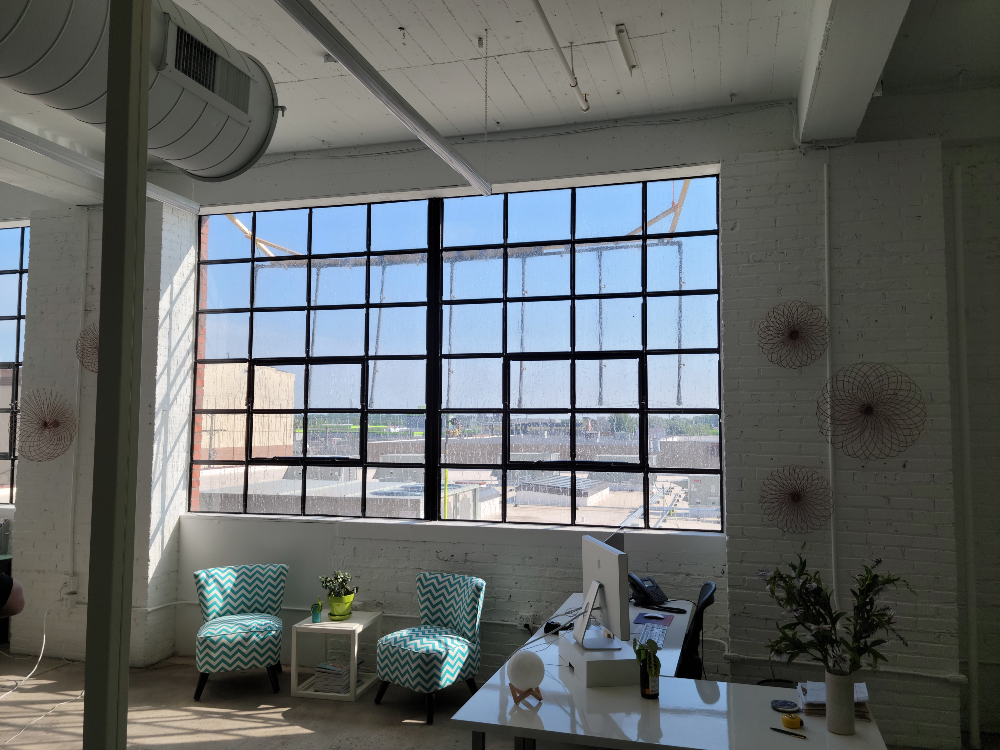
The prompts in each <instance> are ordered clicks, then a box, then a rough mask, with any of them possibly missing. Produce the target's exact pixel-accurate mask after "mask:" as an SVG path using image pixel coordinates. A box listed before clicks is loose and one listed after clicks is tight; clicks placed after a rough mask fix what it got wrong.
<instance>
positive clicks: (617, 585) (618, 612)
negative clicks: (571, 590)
mask: <svg viewBox="0 0 1000 750" xmlns="http://www.w3.org/2000/svg"><path fill="white" fill-rule="evenodd" d="M594 581H600V583H601V585H602V587H603V592H602V593H603V597H601V596H599V597H598V604H599V606H600V607H601V609H600V610H598V611H597V612H595V613H594V617H595V618H597V620H598V622H600V623H601V625H603V626H604V627H606V628H607V629H608V630H610V631H611V633H612V634H613V635H614V636H615V638H618V639H620V640H628V638H629V626H630V622H629V619H630V618H629V610H628V593H629V588H628V555H626V554H625V553H624V552H622V551H621V550H617V549H615V548H614V547H612V546H610V545H608V544H605V543H604V542H602V541H599V540H597V539H595V538H594V537H592V536H584V537H583V592H584V596H586V594H587V592H588V591H590V586H591V583H593V582H594Z"/></svg>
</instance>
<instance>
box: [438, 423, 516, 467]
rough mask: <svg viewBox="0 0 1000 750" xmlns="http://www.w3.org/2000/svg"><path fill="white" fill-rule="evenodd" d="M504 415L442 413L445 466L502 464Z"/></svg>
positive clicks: (442, 451)
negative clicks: (501, 442)
mask: <svg viewBox="0 0 1000 750" xmlns="http://www.w3.org/2000/svg"><path fill="white" fill-rule="evenodd" d="M502 436H503V415H502V414H500V413H499V412H498V413H494V414H454V413H451V414H442V415H441V463H445V464H498V463H500V453H501V450H502V446H501V444H500V441H501V438H502Z"/></svg>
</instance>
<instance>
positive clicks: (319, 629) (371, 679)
mask: <svg viewBox="0 0 1000 750" xmlns="http://www.w3.org/2000/svg"><path fill="white" fill-rule="evenodd" d="M327 614H328V613H327V612H326V611H325V610H324V612H323V621H322V622H313V621H312V618H311V617H309V618H307V619H305V620H303V621H302V622H299V623H296V624H295V625H293V626H292V695H293V696H295V697H297V698H324V699H326V700H330V701H353V700H357V697H358V696H359V695H361V694H362V693H363V692H365V691H366V690H367V689H368V688H370V687H371V686H372V685H374V684H375V683H376V682H377V680H378V678H377V677H376V675H375V674H370V675H365V676H364V681H363V682H362V683H361V685H360V686H359V685H358V638H359V637H360V636H361V633H362V632H363V631H365V630H366V629H368V628H370V627H377V628H378V630H377V631H376V634H375V640H378V639H379V638H381V637H382V613H381V612H357V611H355V612H352V613H351V616H350V617H349V618H347V619H346V620H336V621H334V620H330V619H329V618H328V617H327ZM300 633H316V634H319V635H325V636H329V635H349V636H350V637H351V651H350V657H349V658H350V667H351V689H350V692H347V693H321V692H318V691H316V690H314V689H313V683H314V682H315V681H316V677H315V676H313V677H310V678H308V679H307V680H306V681H305V682H303V683H302V684H301V685H299V634H300Z"/></svg>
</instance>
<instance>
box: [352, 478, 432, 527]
mask: <svg viewBox="0 0 1000 750" xmlns="http://www.w3.org/2000/svg"><path fill="white" fill-rule="evenodd" d="M365 507H366V511H367V512H366V514H365V515H366V516H368V517H369V518H423V517H424V470H423V469H413V468H410V469H402V468H396V469H392V468H388V467H385V466H378V467H375V466H371V467H368V468H367V469H365Z"/></svg>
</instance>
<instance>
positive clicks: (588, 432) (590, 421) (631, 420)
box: [576, 412, 639, 464]
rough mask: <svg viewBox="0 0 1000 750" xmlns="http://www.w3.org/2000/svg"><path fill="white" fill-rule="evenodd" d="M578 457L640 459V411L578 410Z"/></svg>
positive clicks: (631, 460) (612, 460) (581, 458)
mask: <svg viewBox="0 0 1000 750" xmlns="http://www.w3.org/2000/svg"><path fill="white" fill-rule="evenodd" d="M576 458H577V460H579V461H609V462H622V463H629V464H637V463H639V415H638V414H636V413H631V412H626V413H622V414H590V413H588V414H577V415H576Z"/></svg>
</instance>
